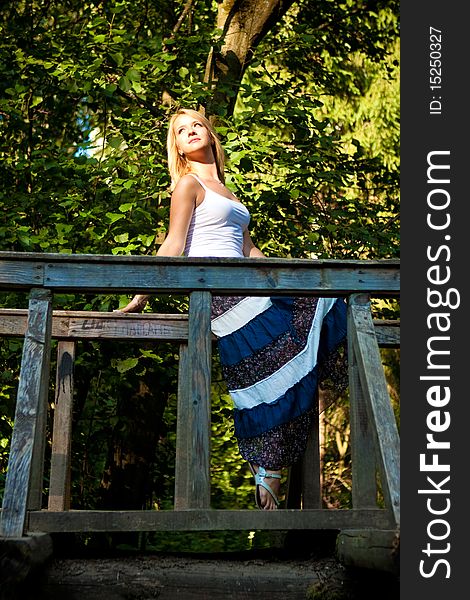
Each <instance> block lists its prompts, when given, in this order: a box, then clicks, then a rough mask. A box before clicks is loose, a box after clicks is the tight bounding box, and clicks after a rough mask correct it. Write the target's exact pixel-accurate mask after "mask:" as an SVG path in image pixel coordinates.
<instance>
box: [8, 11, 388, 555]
mask: <svg viewBox="0 0 470 600" xmlns="http://www.w3.org/2000/svg"><path fill="white" fill-rule="evenodd" d="M183 4H184V3H183V2H182V1H181V0H163V1H161V2H158V3H157V2H148V1H147V0H135V1H134V2H130V1H129V0H109V1H107V2H97V1H95V0H88V1H82V0H80V1H79V0H67V1H65V2H58V1H57V0H51V1H49V2H47V3H43V2H39V1H38V0H20V1H15V2H13V1H7V2H3V3H2V7H1V8H0V36H1V37H0V39H1V42H0V74H1V77H0V136H1V144H0V159H1V161H2V169H1V172H0V206H1V207H2V210H1V211H0V250H15V251H38V252H65V253H90V254H152V253H154V252H155V250H156V246H157V245H158V244H159V243H161V241H162V240H163V238H164V235H165V231H166V228H167V224H168V216H169V202H170V194H169V176H168V173H167V165H166V157H165V138H166V122H167V118H168V116H169V114H170V113H171V112H172V111H173V110H174V108H175V107H176V106H185V107H191V108H197V107H199V106H206V105H208V103H209V101H210V100H211V98H212V97H213V92H214V90H213V88H212V87H211V86H210V85H209V84H207V83H205V81H204V73H205V67H206V61H207V57H208V55H209V52H210V50H211V48H217V47H218V46H219V45H220V44H221V34H222V32H221V30H219V29H218V28H217V26H216V16H217V5H216V3H213V2H211V1H209V0H203V1H202V2H198V3H197V4H194V5H193V7H192V9H191V10H190V11H189V13H188V14H187V16H186V17H185V19H184V20H183V21H182V22H178V19H179V17H180V16H181V14H182V10H183ZM398 6H399V5H398V2H397V1H396V0H392V1H380V0H374V1H373V2H369V1H367V2H366V1H365V0H361V1H359V2H357V1H354V2H353V0H342V1H340V2H337V1H333V0H316V1H312V0H299V1H298V2H296V3H294V4H293V6H292V8H291V9H290V10H289V11H288V13H287V14H286V15H285V17H284V19H283V20H282V21H281V22H279V23H277V24H276V23H274V22H273V23H271V30H270V31H268V32H267V34H266V36H265V37H264V38H263V39H262V41H261V42H260V44H259V45H258V46H257V47H256V49H255V51H254V53H253V56H252V57H251V60H250V64H249V66H248V68H247V69H246V71H245V74H244V77H243V80H242V81H240V82H235V85H234V87H233V89H231V90H229V92H230V94H232V96H236V97H237V102H236V106H235V111H234V113H233V114H228V112H227V110H226V107H223V106H222V107H218V108H219V110H217V113H218V114H219V119H218V121H217V128H218V132H219V134H220V136H221V139H222V141H223V144H224V147H225V148H226V151H227V156H228V165H227V182H228V185H229V186H230V187H231V188H232V190H233V191H234V192H235V193H236V194H237V195H238V196H239V197H240V199H241V200H243V201H244V202H245V203H246V205H247V206H248V208H249V209H250V212H251V215H252V225H251V231H252V234H253V237H254V239H255V241H256V242H257V244H258V245H259V246H260V248H261V249H262V250H263V251H264V252H265V253H266V255H268V256H282V257H289V256H291V257H318V258H324V257H326V258H353V257H359V258H383V257H398V255H399V229H398V228H399V222H398V204H399V201H398V189H399V188H398V140H399V138H398V121H399V120H398V104H399V92H398V68H399V47H398V12H399V9H398ZM126 303H127V297H126V296H115V295H92V294H90V295H80V294H75V295H73V294H70V295H57V296H56V297H55V298H54V307H55V308H59V309H73V310H103V311H109V310H112V309H114V308H117V307H118V306H122V305H124V304H126ZM1 304H2V305H3V306H14V307H25V306H26V296H25V295H21V294H13V293H12V294H6V295H4V296H3V297H2V301H1ZM147 310H152V311H155V312H178V311H186V310H187V299H186V298H179V297H164V298H152V299H151V302H150V304H149V307H148V309H147ZM397 312H398V307H397V306H396V303H389V304H383V303H379V304H378V305H377V313H378V314H382V315H386V316H388V317H390V316H393V315H396V314H397ZM1 343H2V346H1V350H0V361H1V363H0V414H1V415H2V416H1V417H0V477H2V478H3V477H4V474H5V470H6V461H7V457H8V450H9V440H10V437H11V428H12V421H13V417H14V404H15V394H16V388H17V381H18V372H19V362H20V356H21V347H22V343H21V340H3V341H2V342H1ZM175 353H176V350H175V348H174V347H170V346H166V345H163V344H162V345H159V347H158V349H157V348H155V347H150V346H147V345H143V344H122V345H119V344H106V343H100V344H95V343H85V342H82V343H80V345H79V348H78V352H77V366H76V374H75V380H76V381H75V408H74V440H73V503H74V507H75V508H98V507H103V506H104V507H108V508H109V507H113V506H119V507H122V508H129V507H130V506H131V505H132V506H135V505H136V504H138V507H139V508H140V507H153V508H162V509H163V508H169V507H171V505H172V501H173V471H174V450H175V413H176V398H175V390H176V369H177V358H176V354H175ZM386 360H387V361H388V362H389V363H390V364H389V370H390V374H391V375H390V377H391V378H393V377H394V378H395V379H393V381H395V383H396V362H394V361H395V359H393V360H392V358H391V357H390V356H388V357H386ZM213 375H214V386H213V392H212V394H213V396H212V403H213V407H214V410H213V421H212V434H213V435H212V465H211V469H212V473H211V475H212V483H213V487H212V503H213V506H214V507H220V508H233V507H236V508H249V507H253V486H252V481H251V475H250V474H249V472H248V470H247V468H246V465H244V464H243V462H242V461H241V459H240V458H239V455H238V452H237V448H236V443H235V441H234V438H233V435H232V434H233V430H232V423H231V415H230V412H231V409H230V401H229V398H228V396H227V393H226V390H225V387H224V384H223V383H222V381H221V375H220V369H219V366H218V364H217V361H215V363H214V374H213ZM394 389H396V387H395V388H394ZM397 398H398V396H396V399H395V400H397ZM49 402H50V406H51V410H53V406H54V382H53V381H51V394H50V398H49ZM397 412H398V411H397ZM328 419H329V421H328V423H329V425H328V427H329V429H328V437H327V441H326V449H325V473H326V486H327V488H326V489H327V492H326V494H327V500H326V502H327V503H329V504H331V505H334V506H337V505H341V506H342V505H347V504H348V502H349V500H348V493H349V489H348V486H349V483H348V477H349V468H350V464H349V459H348V445H347V415H346V408H345V406H343V405H342V404H340V405H339V406H338V407H337V409H336V411H334V413H333V414H331V415H330V414H329V415H328ZM338 436H339V437H338ZM48 452H50V448H49V447H48ZM144 472H145V473H146V474H147V477H144V476H143V473H144ZM328 486H329V487H328ZM1 487H2V485H1V480H0V488H1ZM133 492H134V493H133ZM218 539H219V541H220V538H218ZM237 539H238V538H237ZM182 540H183V538H182V537H180V538H179V542H175V543H183V541H182ZM250 540H251V541H250ZM219 541H215V542H214V541H213V540H212V541H211V540H210V539H209V538H208V539H207V540H206V542H205V543H207V547H211V548H213V547H214V544H215V545H217V544H218V543H219ZM161 543H162V540H160V541H159V540H157V539H156V538H155V539H154V540H149V544H150V545H152V544H153V545H154V546H155V547H157V546H158V545H159V544H161ZM185 543H186V542H185ZM187 543H188V544H189V545H190V546H191V544H192V543H193V542H192V541H191V540H189V542H187ZM194 543H196V542H194ZM223 543H224V544H228V541H227V540H225V541H224V542H223ZM237 543H240V544H241V546H243V547H246V545H248V546H250V547H251V545H252V538H249V539H248V538H246V537H245V538H243V540H241V539H240V540H239V542H237ZM244 544H245V546H244Z"/></svg>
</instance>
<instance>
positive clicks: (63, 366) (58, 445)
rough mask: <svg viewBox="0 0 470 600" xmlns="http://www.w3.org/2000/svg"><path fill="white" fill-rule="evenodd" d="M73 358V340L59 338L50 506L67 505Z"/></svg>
mask: <svg viewBox="0 0 470 600" xmlns="http://www.w3.org/2000/svg"><path fill="white" fill-rule="evenodd" d="M74 361H75V342H64V341H61V342H59V344H58V348H57V372H56V395H55V402H54V404H55V407H54V426H53V430H52V455H51V475H50V483H49V502H48V508H49V510H69V509H70V462H71V450H72V413H73V370H74Z"/></svg>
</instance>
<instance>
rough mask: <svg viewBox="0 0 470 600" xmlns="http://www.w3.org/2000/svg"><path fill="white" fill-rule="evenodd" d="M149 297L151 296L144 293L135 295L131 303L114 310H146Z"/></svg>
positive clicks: (136, 311) (129, 311) (133, 311)
mask: <svg viewBox="0 0 470 600" xmlns="http://www.w3.org/2000/svg"><path fill="white" fill-rule="evenodd" d="M149 298H150V296H143V295H137V296H134V297H133V298H132V300H131V301H130V302H129V304H127V305H126V306H124V307H123V308H119V309H117V310H113V312H122V313H140V312H142V311H143V310H144V308H145V306H146V305H147V302H148V299H149Z"/></svg>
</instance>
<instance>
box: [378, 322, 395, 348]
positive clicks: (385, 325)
mask: <svg viewBox="0 0 470 600" xmlns="http://www.w3.org/2000/svg"><path fill="white" fill-rule="evenodd" d="M373 323H374V330H375V336H376V338H377V343H378V344H379V346H380V347H381V348H399V347H400V321H397V320H386V319H383V320H380V319H375V320H374V321H373Z"/></svg>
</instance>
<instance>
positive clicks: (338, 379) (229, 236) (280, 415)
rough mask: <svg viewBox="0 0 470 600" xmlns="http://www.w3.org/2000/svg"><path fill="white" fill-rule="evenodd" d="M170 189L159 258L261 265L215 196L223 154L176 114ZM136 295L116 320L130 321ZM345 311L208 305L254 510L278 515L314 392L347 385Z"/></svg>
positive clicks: (233, 215) (191, 114)
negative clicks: (124, 316) (125, 316)
mask: <svg viewBox="0 0 470 600" xmlns="http://www.w3.org/2000/svg"><path fill="white" fill-rule="evenodd" d="M167 152H168V165H169V171H170V176H171V182H172V196H171V206H170V223H169V228H168V234H167V236H166V238H165V240H164V242H163V243H162V244H161V246H160V247H159V249H158V252H157V255H159V256H180V255H184V256H199V257H208V256H214V257H247V258H250V257H262V256H264V255H263V253H262V252H261V251H260V250H259V249H258V248H257V247H256V246H255V244H254V243H253V241H252V239H251V237H250V234H249V230H248V225H249V222H250V215H249V212H248V210H247V209H246V207H245V206H244V205H243V204H242V203H241V202H240V201H239V200H238V198H236V197H235V196H234V195H233V194H232V192H231V191H230V190H229V189H228V188H227V187H226V186H225V180H224V151H223V148H222V146H221V144H220V141H219V138H218V137H217V134H216V132H215V130H214V128H213V127H212V125H211V123H210V122H209V121H208V120H207V119H206V118H205V117H204V116H203V115H202V114H200V113H199V112H197V111H194V110H189V109H181V110H179V111H178V112H176V113H175V114H174V115H173V116H172V117H171V119H170V123H169V128H168V137H167ZM147 300H148V296H143V295H137V296H135V297H134V298H133V299H132V300H131V301H130V303H129V304H128V305H127V306H126V307H124V308H123V309H121V310H122V312H139V311H141V310H142V309H143V308H144V307H145V305H146V303H147ZM345 314H346V305H345V303H344V301H343V300H341V299H335V298H312V297H305V298H300V297H299V298H285V297H282V298H281V297H277V298H276V297H273V298H264V297H241V296H237V297H226V296H214V297H213V301H212V331H213V333H214V334H215V335H216V336H217V338H218V348H219V352H220V358H221V363H222V368H223V374H224V378H225V380H226V383H227V387H228V389H229V392H230V395H231V397H232V400H233V403H234V413H233V414H234V421H235V435H236V437H237V441H238V446H239V449H240V453H241V455H242V456H243V458H244V459H245V460H247V462H248V465H249V468H250V470H251V472H252V474H253V476H254V478H255V499H256V504H257V506H258V507H259V508H261V509H264V510H274V509H277V508H278V507H279V492H280V484H281V481H280V480H281V473H282V468H284V467H287V466H289V465H292V464H293V463H294V462H296V461H297V460H299V459H300V458H301V456H302V454H303V452H304V450H305V446H306V442H307V436H308V432H309V429H310V427H311V424H312V419H313V418H314V417H315V416H316V415H317V414H318V413H317V410H318V409H317V406H318V387H319V384H320V383H321V381H322V379H325V378H328V379H329V380H330V381H331V380H333V381H334V383H335V384H336V385H337V386H338V389H339V388H341V389H344V387H345V385H346V384H347V383H346V382H347V378H346V371H345V361H344V360H342V359H341V356H340V354H339V349H340V348H341V347H342V344H343V343H344V340H345V336H346V316H345Z"/></svg>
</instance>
